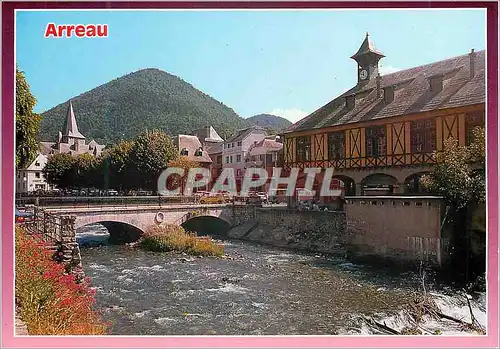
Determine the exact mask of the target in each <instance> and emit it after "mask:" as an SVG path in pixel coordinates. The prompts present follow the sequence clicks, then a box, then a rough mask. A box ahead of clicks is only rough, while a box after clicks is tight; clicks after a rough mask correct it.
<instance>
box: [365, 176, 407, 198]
mask: <svg viewBox="0 0 500 349" xmlns="http://www.w3.org/2000/svg"><path fill="white" fill-rule="evenodd" d="M361 190H362V193H361V195H393V194H394V193H397V192H398V180H397V179H396V177H393V176H391V175H388V174H386V173H374V174H371V175H368V176H366V177H365V178H363V180H362V181H361Z"/></svg>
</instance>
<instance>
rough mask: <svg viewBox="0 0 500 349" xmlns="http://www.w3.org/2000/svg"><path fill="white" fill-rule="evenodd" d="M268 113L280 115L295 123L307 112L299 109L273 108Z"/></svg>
mask: <svg viewBox="0 0 500 349" xmlns="http://www.w3.org/2000/svg"><path fill="white" fill-rule="evenodd" d="M268 114H272V115H276V116H281V117H282V118H285V119H288V120H290V121H291V122H293V123H296V122H297V121H299V120H300V119H302V118H303V117H305V116H307V115H308V114H309V113H308V112H305V111H303V110H300V109H284V108H274V109H273V110H271V111H270V112H269V113H268Z"/></svg>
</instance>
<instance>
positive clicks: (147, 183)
mask: <svg viewBox="0 0 500 349" xmlns="http://www.w3.org/2000/svg"><path fill="white" fill-rule="evenodd" d="M177 157H178V151H177V148H176V147H175V145H174V144H173V142H172V140H171V139H170V137H168V136H167V134H166V133H165V132H163V131H159V130H154V131H147V132H145V133H142V134H141V135H139V137H137V139H136V140H135V142H134V143H133V146H132V148H131V151H130V166H131V168H130V171H129V173H128V175H129V176H130V179H131V180H132V183H133V187H134V188H143V189H149V190H154V191H155V190H156V189H157V181H158V177H159V175H160V173H161V171H163V170H164V169H166V168H167V166H168V163H169V161H171V160H173V159H176V158H177Z"/></svg>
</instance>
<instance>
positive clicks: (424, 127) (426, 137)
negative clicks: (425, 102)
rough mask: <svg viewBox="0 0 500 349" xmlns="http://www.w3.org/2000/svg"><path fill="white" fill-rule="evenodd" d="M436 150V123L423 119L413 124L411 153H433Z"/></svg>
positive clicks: (432, 120)
mask: <svg viewBox="0 0 500 349" xmlns="http://www.w3.org/2000/svg"><path fill="white" fill-rule="evenodd" d="M434 150H436V122H435V120H434V119H422V120H416V121H412V122H411V152H412V153H432V152H433V151H434Z"/></svg>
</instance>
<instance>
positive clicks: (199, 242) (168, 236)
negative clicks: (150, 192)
mask: <svg viewBox="0 0 500 349" xmlns="http://www.w3.org/2000/svg"><path fill="white" fill-rule="evenodd" d="M139 245H140V247H141V248H143V249H145V250H149V251H153V252H168V251H178V252H185V253H188V254H190V255H195V256H217V257H220V256H222V255H223V254H224V246H222V245H218V244H216V243H214V242H213V241H212V239H210V238H209V237H199V236H197V235H196V234H195V233H191V232H186V231H185V230H184V228H182V227H180V226H177V225H170V224H167V225H165V226H155V227H152V228H151V229H150V230H149V231H147V232H146V233H145V234H144V236H143V237H142V239H141V242H140V244H139Z"/></svg>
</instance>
